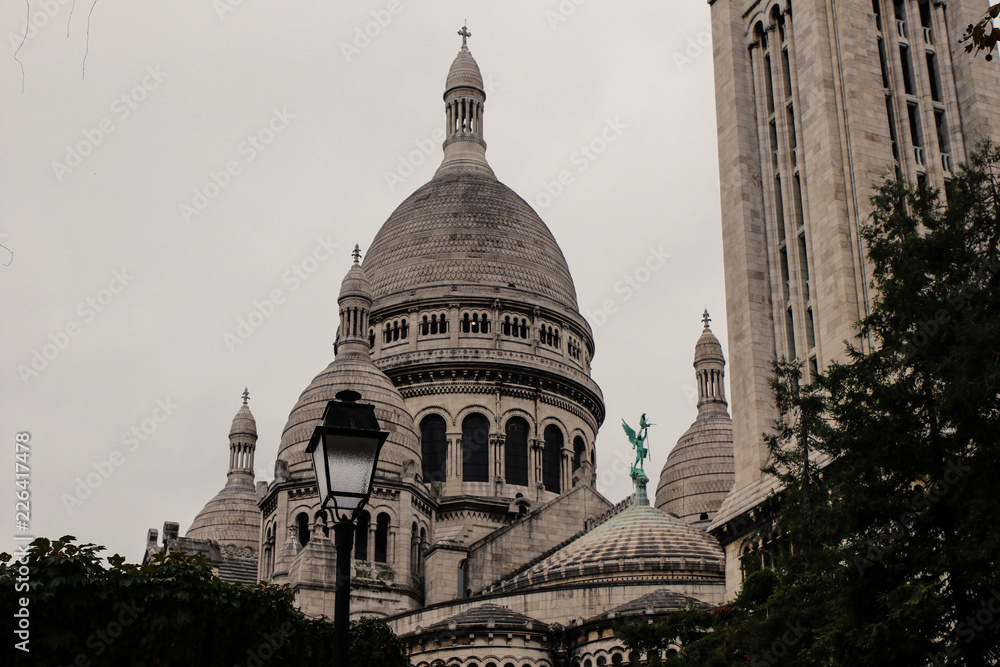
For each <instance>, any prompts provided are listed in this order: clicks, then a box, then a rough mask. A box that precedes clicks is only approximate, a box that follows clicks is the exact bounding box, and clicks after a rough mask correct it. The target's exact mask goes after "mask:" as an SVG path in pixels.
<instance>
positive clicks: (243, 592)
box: [0, 536, 409, 667]
mask: <svg viewBox="0 0 1000 667" xmlns="http://www.w3.org/2000/svg"><path fill="white" fill-rule="evenodd" d="M102 550H103V549H102V547H98V546H95V545H93V544H77V543H75V540H74V538H72V537H69V536H67V537H63V538H61V539H59V540H54V541H49V540H46V539H43V538H39V539H37V540H35V541H34V542H32V544H31V547H30V548H29V550H28V554H27V556H26V557H22V556H23V554H16V556H18V559H17V560H13V559H12V558H11V556H10V554H2V555H0V600H2V605H0V609H2V612H3V614H4V615H5V617H6V618H7V619H11V618H16V616H15V615H16V614H18V613H22V612H20V610H21V609H22V608H25V607H23V605H22V598H23V599H26V600H27V601H28V604H27V606H26V609H27V610H28V611H27V619H28V621H27V625H28V632H29V633H30V634H29V641H28V644H27V646H26V647H27V648H28V649H29V651H30V652H27V653H26V652H24V651H21V650H19V649H17V648H16V647H15V643H16V642H18V641H19V640H20V638H18V637H17V636H16V635H13V637H14V640H13V641H11V640H10V639H11V636H9V637H8V641H7V642H5V648H4V655H6V656H7V658H5V659H0V663H2V664H4V665H33V666H37V667H48V666H56V665H78V666H80V667H86V666H88V665H95V666H96V665H112V666H118V665H123V666H128V667H132V666H136V667H138V666H142V667H146V666H149V665H164V666H167V665H219V666H223V667H229V666H230V665H240V666H247V667H263V666H266V665H301V666H303V667H305V666H309V667H315V666H316V665H330V664H333V662H332V661H333V624H332V623H329V622H327V621H318V620H312V619H309V618H306V617H305V615H303V614H302V612H301V611H299V610H298V609H296V608H295V607H294V606H293V604H292V593H291V590H290V589H289V588H287V587H279V586H274V585H270V584H257V585H254V586H246V585H242V584H233V583H227V582H224V581H221V580H220V579H218V578H217V577H215V576H214V575H213V574H212V569H211V567H210V566H209V565H208V563H207V562H206V561H205V559H204V557H203V556H187V555H185V554H183V553H175V554H170V555H169V556H158V557H156V558H154V559H153V561H152V562H151V563H148V564H146V565H132V564H129V563H126V562H125V560H124V559H123V558H122V557H121V556H118V555H115V556H111V557H110V558H108V562H107V564H105V563H104V562H103V561H102V559H101V557H100V556H99V553H100V551H102ZM25 583H26V584H27V585H26V586H25V585H24V584H25ZM16 623H17V621H15V624H16ZM351 645H352V657H353V659H354V663H353V665H352V667H374V666H377V667H405V666H406V665H408V664H409V662H408V661H407V660H406V657H405V653H404V649H403V646H402V644H401V643H400V641H399V639H398V638H396V636H395V635H394V634H393V632H392V630H391V629H390V628H389V627H388V626H387V625H385V623H384V622H382V621H381V620H378V619H373V618H363V619H361V620H359V621H355V622H353V623H352V624H351Z"/></svg>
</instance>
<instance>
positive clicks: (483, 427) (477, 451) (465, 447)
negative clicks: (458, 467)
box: [462, 413, 490, 482]
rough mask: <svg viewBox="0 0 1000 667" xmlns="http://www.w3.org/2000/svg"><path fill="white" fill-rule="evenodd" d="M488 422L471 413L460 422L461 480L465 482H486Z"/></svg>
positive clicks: (488, 457) (488, 478)
mask: <svg viewBox="0 0 1000 667" xmlns="http://www.w3.org/2000/svg"><path fill="white" fill-rule="evenodd" d="M489 433H490V422H489V420H488V419H487V418H486V417H484V416H483V415H481V414H479V413H473V414H471V415H469V416H468V417H466V418H465V419H463V420H462V479H463V480H464V481H466V482H488V481H489V480H490V477H489V461H490V456H489Z"/></svg>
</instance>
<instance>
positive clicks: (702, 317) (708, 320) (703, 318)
mask: <svg viewBox="0 0 1000 667" xmlns="http://www.w3.org/2000/svg"><path fill="white" fill-rule="evenodd" d="M701 321H702V322H704V323H705V328H706V329H707V328H708V323H709V322H711V321H712V318H711V317H709V316H708V308H706V309H705V314H704V315H702V316H701Z"/></svg>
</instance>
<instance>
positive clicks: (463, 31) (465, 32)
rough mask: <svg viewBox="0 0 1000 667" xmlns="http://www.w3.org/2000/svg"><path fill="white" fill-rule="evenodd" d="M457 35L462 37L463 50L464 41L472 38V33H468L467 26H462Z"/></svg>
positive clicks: (463, 46)
mask: <svg viewBox="0 0 1000 667" xmlns="http://www.w3.org/2000/svg"><path fill="white" fill-rule="evenodd" d="M458 34H459V35H461V36H462V48H463V49H464V48H466V46H465V40H467V39H468V38H469V37H472V33H471V32H469V28H468V26H464V25H463V26H462V29H461V30H459V31H458Z"/></svg>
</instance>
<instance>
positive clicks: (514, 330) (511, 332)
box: [500, 315, 528, 340]
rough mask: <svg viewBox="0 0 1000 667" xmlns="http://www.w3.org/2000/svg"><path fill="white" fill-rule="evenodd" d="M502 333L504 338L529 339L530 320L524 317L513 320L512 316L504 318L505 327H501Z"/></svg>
mask: <svg viewBox="0 0 1000 667" xmlns="http://www.w3.org/2000/svg"><path fill="white" fill-rule="evenodd" d="M500 332H501V333H502V334H503V335H504V336H511V337H513V338H524V339H525V340H527V338H528V320H527V319H525V318H523V317H514V318H513V319H512V318H511V316H510V315H504V316H503V325H501V327H500Z"/></svg>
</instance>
